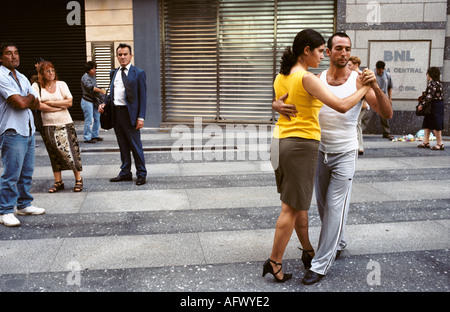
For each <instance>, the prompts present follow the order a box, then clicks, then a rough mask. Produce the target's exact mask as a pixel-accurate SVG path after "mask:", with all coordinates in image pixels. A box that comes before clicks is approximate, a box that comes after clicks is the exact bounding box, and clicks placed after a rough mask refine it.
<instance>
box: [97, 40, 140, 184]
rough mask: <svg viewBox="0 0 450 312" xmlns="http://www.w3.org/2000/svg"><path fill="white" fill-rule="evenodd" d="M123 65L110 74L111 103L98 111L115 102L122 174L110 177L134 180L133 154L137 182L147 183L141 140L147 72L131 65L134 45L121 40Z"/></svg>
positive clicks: (120, 60)
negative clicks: (132, 171)
mask: <svg viewBox="0 0 450 312" xmlns="http://www.w3.org/2000/svg"><path fill="white" fill-rule="evenodd" d="M116 53H117V59H118V61H119V64H120V67H119V68H118V69H115V70H112V71H111V73H110V77H111V86H110V90H111V92H110V95H108V97H110V98H111V99H112V101H105V102H106V103H108V104H100V105H99V112H100V113H103V108H104V107H105V105H112V108H113V125H114V132H115V134H116V137H117V143H118V144H119V149H120V159H121V161H122V165H121V166H120V169H121V170H120V172H119V175H118V176H117V177H115V178H111V179H110V180H109V181H111V182H120V181H131V180H132V173H131V153H132V154H133V157H134V163H135V166H136V176H137V179H136V185H142V184H145V182H146V181H145V179H146V177H147V169H146V168H145V157H144V149H143V147H142V142H141V131H140V130H141V129H142V128H143V127H144V118H145V112H146V108H147V86H146V75H145V71H144V70H142V69H140V68H137V67H135V66H133V65H131V59H132V58H133V54H132V52H131V47H130V46H129V45H127V44H124V43H121V44H120V45H119V46H118V47H117V49H116Z"/></svg>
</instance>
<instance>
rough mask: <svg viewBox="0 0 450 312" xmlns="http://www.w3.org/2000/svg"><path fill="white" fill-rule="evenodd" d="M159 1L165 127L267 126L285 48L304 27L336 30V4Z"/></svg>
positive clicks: (326, 0)
mask: <svg viewBox="0 0 450 312" xmlns="http://www.w3.org/2000/svg"><path fill="white" fill-rule="evenodd" d="M160 3H161V10H160V12H162V14H161V32H162V34H161V38H162V42H161V47H162V51H161V64H162V67H163V68H162V71H161V72H162V84H163V85H162V90H163V99H162V102H163V107H162V111H163V116H162V119H163V121H189V120H192V119H193V117H194V116H201V117H203V118H204V119H206V120H208V121H226V122H270V121H271V120H272V118H273V115H272V109H271V98H272V96H273V87H272V83H273V79H274V77H275V76H276V74H277V73H278V71H279V60H280V59H281V55H282V53H283V51H284V49H285V48H286V47H287V46H290V45H291V44H292V40H293V39H294V37H295V35H296V34H297V33H298V32H299V31H300V30H302V29H305V28H313V29H316V30H317V31H319V32H321V33H322V34H323V35H324V37H325V38H327V37H329V36H330V35H331V34H332V33H333V31H334V23H335V22H334V16H335V6H336V4H335V1H333V0H324V1H287V0H284V1H283V0H215V1H208V0H183V1H179V0H162V1H161V2H160ZM327 66H328V62H323V63H322V64H321V68H320V69H322V68H325V67H327ZM320 69H318V70H320ZM318 70H316V71H318Z"/></svg>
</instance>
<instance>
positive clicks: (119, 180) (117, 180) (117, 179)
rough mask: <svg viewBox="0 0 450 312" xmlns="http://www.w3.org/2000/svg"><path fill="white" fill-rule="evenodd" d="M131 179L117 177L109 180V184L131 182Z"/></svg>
mask: <svg viewBox="0 0 450 312" xmlns="http://www.w3.org/2000/svg"><path fill="white" fill-rule="evenodd" d="M132 179H133V178H132V177H131V176H129V177H127V176H120V175H119V176H117V177H115V178H111V179H109V182H122V181H131V180H132Z"/></svg>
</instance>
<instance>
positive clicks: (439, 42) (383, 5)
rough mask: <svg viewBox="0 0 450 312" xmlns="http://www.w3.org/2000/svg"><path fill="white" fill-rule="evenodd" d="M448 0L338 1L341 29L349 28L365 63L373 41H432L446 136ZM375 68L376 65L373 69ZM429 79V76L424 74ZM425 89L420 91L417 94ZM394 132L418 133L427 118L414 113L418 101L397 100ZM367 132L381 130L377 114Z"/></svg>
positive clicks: (449, 57)
mask: <svg viewBox="0 0 450 312" xmlns="http://www.w3.org/2000/svg"><path fill="white" fill-rule="evenodd" d="M447 2H448V1H446V0H426V1H419V0H379V1H367V0H338V1H337V25H336V30H337V31H345V32H346V33H347V34H348V35H349V36H350V37H351V39H352V45H353V46H352V54H353V55H357V56H359V57H360V58H361V61H362V64H361V65H362V66H363V67H367V65H368V60H369V52H370V51H369V41H371V40H409V41H414V40H431V50H430V52H431V54H430V66H436V67H438V68H440V70H441V73H442V81H443V82H444V88H445V99H444V102H445V104H446V110H445V119H444V131H443V133H444V135H450V130H449V119H450V117H449V95H450V39H449V37H448V36H450V31H449V30H450V27H449V26H448V24H447V17H448V14H449V13H448V12H449V9H448V3H447ZM372 69H373V68H372ZM423 79H424V80H426V76H425V75H424V77H423ZM422 91H424V90H419V91H418V94H417V96H419V95H420V94H421V92H422ZM392 105H393V109H394V116H393V118H392V119H391V120H390V126H391V134H394V135H395V134H397V135H401V134H415V133H416V132H417V131H418V130H419V129H420V128H421V125H422V119H423V117H417V116H416V115H415V113H414V109H415V105H416V101H414V100H394V101H393V103H392ZM366 132H367V133H381V125H380V122H379V118H378V116H374V117H373V118H372V120H371V123H370V124H369V127H368V129H367V130H366Z"/></svg>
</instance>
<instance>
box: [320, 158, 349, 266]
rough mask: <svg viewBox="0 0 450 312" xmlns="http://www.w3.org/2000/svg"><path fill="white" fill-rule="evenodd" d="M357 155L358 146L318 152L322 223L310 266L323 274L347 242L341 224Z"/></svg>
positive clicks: (346, 207)
mask: <svg viewBox="0 0 450 312" xmlns="http://www.w3.org/2000/svg"><path fill="white" fill-rule="evenodd" d="M356 158H357V150H354V151H350V152H345V153H332V154H324V153H323V152H319V160H318V162H317V171H316V182H315V192H316V200H317V207H318V209H319V215H320V220H321V221H322V227H321V230H320V238H319V246H318V249H317V251H316V253H315V256H314V258H313V260H312V263H311V265H312V266H311V270H312V271H314V272H316V273H319V274H322V275H325V274H326V273H327V271H328V270H329V268H330V267H331V265H332V264H333V262H334V259H335V255H336V251H337V250H342V249H344V248H345V246H346V245H347V243H346V242H345V239H344V225H345V222H346V219H347V212H348V208H349V206H350V196H351V190H352V182H353V176H354V174H355V167H356Z"/></svg>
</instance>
